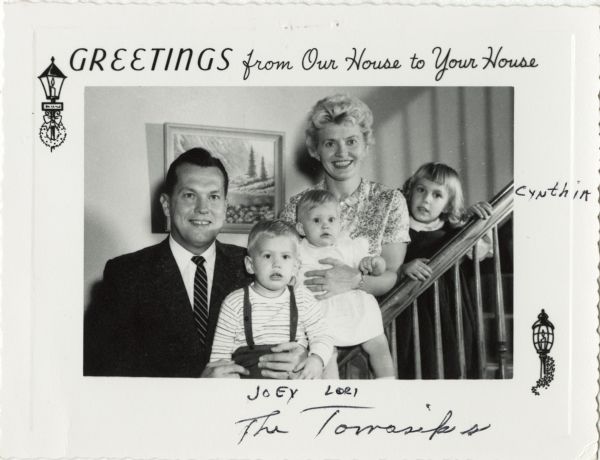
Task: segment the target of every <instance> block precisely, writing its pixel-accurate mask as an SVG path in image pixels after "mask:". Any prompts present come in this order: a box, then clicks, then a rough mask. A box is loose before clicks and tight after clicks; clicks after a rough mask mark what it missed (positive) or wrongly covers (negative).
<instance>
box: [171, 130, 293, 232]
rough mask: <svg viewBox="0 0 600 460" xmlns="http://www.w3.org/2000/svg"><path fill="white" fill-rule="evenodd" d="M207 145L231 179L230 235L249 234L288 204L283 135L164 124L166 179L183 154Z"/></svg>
mask: <svg viewBox="0 0 600 460" xmlns="http://www.w3.org/2000/svg"><path fill="white" fill-rule="evenodd" d="M194 147H202V148H205V149H207V150H208V151H210V152H211V153H212V154H213V155H214V156H216V157H217V158H219V159H220V160H221V161H222V162H223V165H224V166H225V169H226V170H227V174H228V175H229V190H228V193H227V202H228V205H227V220H226V223H225V226H224V227H223V232H226V233H248V232H249V231H250V229H251V228H252V226H253V225H254V224H255V223H256V222H259V221H261V220H266V219H274V218H275V217H276V216H277V215H278V214H279V211H280V210H281V207H282V206H283V198H284V190H283V165H282V157H283V133H279V132H273V131H260V130H249V129H236V128H221V127H213V126H198V125H188V124H176V123H165V176H166V174H167V171H168V169H169V166H170V165H171V163H172V162H173V161H174V160H175V159H176V158H177V157H178V156H179V155H180V154H182V153H183V152H185V151H187V150H189V149H192V148H194Z"/></svg>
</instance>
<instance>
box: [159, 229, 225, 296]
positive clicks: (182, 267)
mask: <svg viewBox="0 0 600 460" xmlns="http://www.w3.org/2000/svg"><path fill="white" fill-rule="evenodd" d="M169 246H170V247H171V252H172V253H173V257H175V262H177V267H178V268H179V272H180V273H181V277H182V278H183V284H184V285H185V290H186V292H187V295H188V298H189V299H190V305H191V307H192V308H194V277H195V276H196V268H197V265H196V264H195V263H194V262H192V257H194V256H195V255H196V254H193V253H191V252H190V251H188V250H187V249H185V248H184V247H183V246H181V245H180V244H179V243H178V242H177V241H175V240H174V239H173V236H169ZM198 255H200V256H202V257H204V260H205V261H206V262H204V268H206V278H207V284H208V287H207V289H208V299H207V300H208V305H210V294H211V291H212V285H213V278H214V275H215V260H216V257H217V249H216V243H215V242H213V244H211V245H210V246H209V247H208V249H207V250H206V251H204V252H203V253H202V254H198Z"/></svg>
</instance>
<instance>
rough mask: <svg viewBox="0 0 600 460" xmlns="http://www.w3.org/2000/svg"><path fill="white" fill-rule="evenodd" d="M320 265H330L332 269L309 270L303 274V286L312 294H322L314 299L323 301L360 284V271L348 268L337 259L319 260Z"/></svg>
mask: <svg viewBox="0 0 600 460" xmlns="http://www.w3.org/2000/svg"><path fill="white" fill-rule="evenodd" d="M319 263H320V264H324V265H331V266H332V268H327V269H323V270H311V271H308V272H306V273H305V274H304V276H305V278H306V280H305V281H304V284H305V285H306V286H307V287H308V289H310V290H311V291H313V292H324V294H319V295H315V299H317V300H323V299H328V298H329V297H333V296H334V295H336V294H341V293H342V292H348V291H351V290H352V289H355V288H356V287H357V286H358V284H359V283H360V271H359V270H357V269H355V268H352V267H349V266H348V265H346V264H344V262H342V261H341V260H338V259H332V258H327V259H321V260H319Z"/></svg>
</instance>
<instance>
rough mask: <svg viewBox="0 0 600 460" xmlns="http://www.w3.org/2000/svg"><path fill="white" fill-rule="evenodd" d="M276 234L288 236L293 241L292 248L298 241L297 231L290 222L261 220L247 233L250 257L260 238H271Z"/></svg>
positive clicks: (295, 246)
mask: <svg viewBox="0 0 600 460" xmlns="http://www.w3.org/2000/svg"><path fill="white" fill-rule="evenodd" d="M276 236H287V237H289V238H290V239H291V240H292V241H293V243H294V248H296V249H297V245H298V243H299V242H300V235H298V232H297V231H296V229H295V228H294V226H293V225H291V224H290V223H288V222H286V221H284V220H281V219H275V220H262V221H260V222H258V223H257V224H256V225H254V227H252V230H250V234H249V235H248V254H249V255H250V257H252V254H254V252H255V249H256V247H257V246H258V243H259V242H260V240H261V239H263V238H273V237H276Z"/></svg>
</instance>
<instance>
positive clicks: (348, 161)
mask: <svg viewBox="0 0 600 460" xmlns="http://www.w3.org/2000/svg"><path fill="white" fill-rule="evenodd" d="M372 124H373V114H372V113H371V110H370V109H369V107H368V106H367V105H366V104H365V103H364V102H362V101H361V100H360V99H358V98H356V97H352V96H348V95H334V96H329V97H326V98H325V99H322V100H320V101H319V102H317V103H316V104H315V106H314V107H313V109H312V110H311V112H310V114H309V117H308V124H307V129H306V146H307V147H308V153H309V154H310V156H311V157H313V158H314V159H316V160H317V161H319V162H320V163H321V166H322V168H323V171H324V173H325V175H324V180H323V181H322V182H320V183H319V184H317V185H316V186H315V187H311V188H310V189H308V190H311V189H327V190H329V191H330V192H331V193H333V195H334V196H335V197H336V198H337V199H338V201H339V202H340V209H341V215H340V219H341V221H342V228H343V229H344V230H345V231H346V232H347V233H348V234H349V235H350V237H351V238H356V237H359V236H360V237H365V238H367V239H368V241H369V252H370V253H371V255H375V254H381V256H382V257H383V258H384V259H385V261H386V264H387V271H386V272H385V273H384V274H383V275H381V276H361V274H360V272H359V271H358V270H356V269H353V268H351V267H348V266H346V265H343V264H342V263H341V262H340V261H337V260H333V259H324V260H322V261H321V262H322V263H325V264H329V265H332V266H333V268H331V269H328V270H315V271H312V272H308V273H306V276H307V278H309V277H312V278H309V279H307V280H306V281H305V284H306V285H307V286H308V287H309V288H310V289H312V290H313V291H325V294H322V295H320V296H317V298H319V299H324V298H328V297H331V296H333V295H335V294H339V293H341V292H346V291H349V290H351V289H357V288H359V289H363V290H364V291H366V292H368V293H370V294H373V295H382V294H385V293H386V292H388V291H389V290H390V289H391V288H392V287H393V286H394V284H395V283H396V279H397V275H396V273H397V270H398V269H399V267H400V266H401V265H402V262H403V260H404V255H405V253H406V246H407V244H408V242H409V241H410V238H409V236H408V228H409V217H408V208H407V206H406V201H405V199H404V196H403V195H402V193H401V192H400V191H399V190H392V189H389V188H387V187H384V186H383V185H381V184H378V183H376V182H371V181H367V180H365V179H363V178H362V177H361V166H362V163H363V161H364V160H365V158H366V156H367V154H368V152H369V148H370V146H371V145H373V131H372ZM305 192H306V190H305V191H304V192H301V193H299V194H297V195H295V196H293V197H291V198H290V200H289V201H288V203H287V204H286V206H285V207H284V209H283V211H282V213H281V218H282V219H285V220H288V221H290V222H295V221H296V205H297V203H298V201H299V200H300V198H301V197H302V195H303V194H304V193H305Z"/></svg>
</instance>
